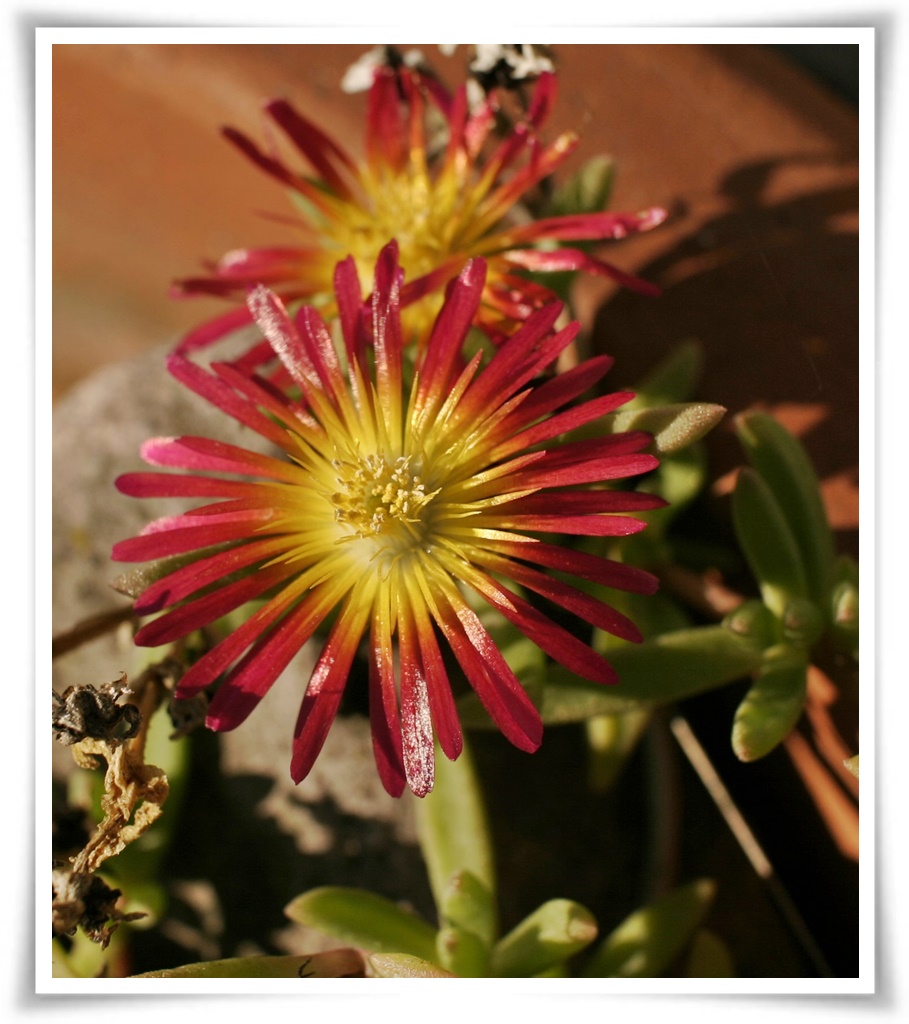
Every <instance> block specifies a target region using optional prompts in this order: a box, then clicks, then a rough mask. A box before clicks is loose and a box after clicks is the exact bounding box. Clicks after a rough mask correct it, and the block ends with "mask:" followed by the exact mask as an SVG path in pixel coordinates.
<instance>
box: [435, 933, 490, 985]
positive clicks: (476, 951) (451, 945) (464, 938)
mask: <svg viewBox="0 0 909 1024" xmlns="http://www.w3.org/2000/svg"><path fill="white" fill-rule="evenodd" d="M436 949H437V950H438V955H437V957H436V959H437V961H438V962H439V963H440V964H441V965H442V967H444V968H445V969H446V970H447V971H451V973H452V974H456V975H457V976H458V977H459V978H485V977H487V975H488V974H489V946H488V945H487V944H486V943H485V942H483V941H482V940H481V939H480V938H478V937H477V936H476V935H475V934H474V933H473V932H468V931H464V930H462V929H461V928H442V929H441V930H440V931H439V934H438V935H437V936H436Z"/></svg>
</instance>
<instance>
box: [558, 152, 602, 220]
mask: <svg viewBox="0 0 909 1024" xmlns="http://www.w3.org/2000/svg"><path fill="white" fill-rule="evenodd" d="M614 178H615V165H614V163H613V161H612V160H611V159H610V158H609V157H608V156H603V155H602V154H600V155H598V156H594V157H591V158H590V159H589V160H587V161H586V162H585V163H583V164H582V165H581V167H580V169H579V170H578V171H577V173H576V174H574V175H572V176H571V177H570V178H568V179H567V180H566V181H564V182H563V183H562V184H561V185H559V186H558V188H557V189H556V191H555V193H554V195H553V197H552V202H551V207H550V214H551V215H553V216H557V217H561V216H566V215H568V214H578V213H599V212H600V211H601V210H605V209H606V206H607V204H608V202H609V193H610V192H611V191H612V183H613V180H614Z"/></svg>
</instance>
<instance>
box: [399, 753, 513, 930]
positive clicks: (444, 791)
mask: <svg viewBox="0 0 909 1024" xmlns="http://www.w3.org/2000/svg"><path fill="white" fill-rule="evenodd" d="M416 815H417V831H418V835H419V838H420V849H421V850H422V853H423V859H424V860H425V862H426V869H427V871H428V873H429V882H430V885H431V887H432V892H433V896H434V897H435V901H436V906H437V907H438V908H439V910H440V912H441V913H442V914H443V915H445V914H446V912H451V913H454V914H456V915H464V914H466V913H467V908H466V906H465V904H469V905H470V906H469V916H470V920H471V922H472V923H471V924H467V922H466V920H465V919H464V918H463V917H462V918H461V920H459V921H457V922H456V923H459V924H464V925H465V926H466V927H470V928H471V930H473V931H475V932H476V933H477V934H478V935H479V936H481V937H484V938H491V937H492V936H494V935H495V934H496V924H495V921H496V907H495V892H496V882H495V868H494V861H493V853H492V841H491V839H490V834H489V825H488V822H487V818H486V807H485V804H484V801H483V794H482V790H481V788H480V781H479V779H478V777H477V773H476V769H475V768H474V763H473V757H472V755H471V752H470V749H469V747H468V746H467V744H466V741H465V745H464V749H463V750H462V752H461V756H460V757H459V758H458V759H457V760H456V761H449V760H448V758H447V757H445V755H444V754H442V753H441V751H440V750H439V749H438V747H437V749H436V780H435V786H434V788H433V790H432V792H431V793H429V794H427V795H426V796H425V797H423V799H422V800H418V801H416ZM467 876H470V881H468V880H467ZM459 887H460V888H459ZM455 906H457V909H455Z"/></svg>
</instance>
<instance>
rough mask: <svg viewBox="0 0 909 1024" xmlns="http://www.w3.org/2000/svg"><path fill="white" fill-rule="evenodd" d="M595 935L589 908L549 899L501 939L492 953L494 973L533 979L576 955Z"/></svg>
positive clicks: (595, 931) (570, 902) (594, 920)
mask: <svg viewBox="0 0 909 1024" xmlns="http://www.w3.org/2000/svg"><path fill="white" fill-rule="evenodd" d="M596 936H597V923H596V919H595V918H594V916H593V914H591V913H590V911H589V910H588V909H587V908H586V907H582V906H581V905H580V904H579V903H574V902H573V901H572V900H562V899H556V900H549V902H547V903H544V904H543V905H542V906H541V907H538V908H537V909H536V910H535V911H534V912H533V913H532V914H530V915H528V916H527V917H525V918H524V920H523V921H521V922H520V924H518V925H516V926H515V927H514V928H513V929H512V930H511V931H510V932H509V933H508V934H507V935H506V936H504V937H503V938H502V939H500V940H499V942H498V943H497V944H496V946H495V948H494V949H493V951H492V973H493V974H494V975H495V976H496V977H500V978H530V977H533V976H534V975H537V974H541V973H543V972H544V971H547V970H549V969H550V968H551V967H553V966H554V965H556V964H558V963H561V962H563V961H565V960H567V959H568V958H569V957H570V956H574V954H575V953H577V952H579V951H580V950H582V949H584V948H585V947H586V946H589V945H590V943H591V942H593V941H594V939H595V938H596Z"/></svg>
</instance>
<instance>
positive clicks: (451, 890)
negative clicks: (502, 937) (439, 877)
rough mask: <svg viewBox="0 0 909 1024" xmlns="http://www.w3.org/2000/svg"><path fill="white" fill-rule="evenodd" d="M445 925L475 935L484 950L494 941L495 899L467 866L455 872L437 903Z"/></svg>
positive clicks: (485, 884)
mask: <svg viewBox="0 0 909 1024" xmlns="http://www.w3.org/2000/svg"><path fill="white" fill-rule="evenodd" d="M438 908H439V918H440V920H441V922H442V924H443V925H444V926H445V927H448V928H452V929H454V930H455V931H458V932H468V933H470V934H471V935H474V936H476V937H477V938H478V939H479V940H480V942H481V943H482V944H483V945H484V947H485V948H486V949H487V951H488V950H489V949H490V948H491V947H492V945H493V943H494V942H495V940H496V935H497V932H496V928H497V920H496V919H497V913H496V902H495V898H494V895H493V893H492V891H491V890H490V887H489V885H488V884H487V883H485V882H481V881H480V880H479V879H478V878H477V877H476V875H474V874H473V873H472V872H471V871H468V870H467V869H465V870H463V871H457V872H456V873H455V874H454V875H452V877H451V880H450V881H449V883H448V885H447V886H446V888H445V890H444V892H443V893H442V896H441V899H440V900H439V903H438Z"/></svg>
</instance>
